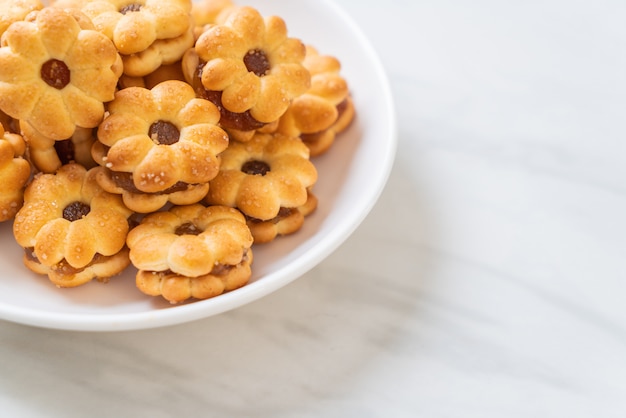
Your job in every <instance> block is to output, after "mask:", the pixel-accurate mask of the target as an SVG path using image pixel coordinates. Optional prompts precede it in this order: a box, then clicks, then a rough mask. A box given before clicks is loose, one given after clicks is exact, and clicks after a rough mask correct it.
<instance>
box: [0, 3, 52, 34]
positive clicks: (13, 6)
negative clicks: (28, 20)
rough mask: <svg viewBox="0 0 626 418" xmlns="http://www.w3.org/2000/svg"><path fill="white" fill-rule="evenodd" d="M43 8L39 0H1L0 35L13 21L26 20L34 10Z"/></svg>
mask: <svg viewBox="0 0 626 418" xmlns="http://www.w3.org/2000/svg"><path fill="white" fill-rule="evenodd" d="M41 9H43V3H42V2H41V1H39V0H0V36H2V34H3V33H4V31H6V30H7V28H8V27H9V26H10V25H11V23H13V22H18V21H20V20H24V18H25V17H26V16H27V15H28V14H29V13H30V12H32V11H33V10H41Z"/></svg>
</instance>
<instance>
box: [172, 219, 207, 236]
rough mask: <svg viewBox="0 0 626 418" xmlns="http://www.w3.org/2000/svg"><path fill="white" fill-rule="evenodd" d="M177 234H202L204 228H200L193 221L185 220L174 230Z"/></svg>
mask: <svg viewBox="0 0 626 418" xmlns="http://www.w3.org/2000/svg"><path fill="white" fill-rule="evenodd" d="M174 233H175V234H176V235H200V234H201V233H202V230H201V229H200V228H198V227H197V226H196V225H195V224H194V223H193V222H185V223H184V224H182V225H179V226H178V228H176V230H175V231H174Z"/></svg>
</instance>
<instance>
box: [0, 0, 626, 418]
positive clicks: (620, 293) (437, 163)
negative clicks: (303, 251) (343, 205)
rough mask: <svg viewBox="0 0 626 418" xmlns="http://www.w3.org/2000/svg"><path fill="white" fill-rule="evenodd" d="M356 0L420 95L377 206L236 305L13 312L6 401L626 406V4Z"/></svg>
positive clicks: (454, 408)
mask: <svg viewBox="0 0 626 418" xmlns="http://www.w3.org/2000/svg"><path fill="white" fill-rule="evenodd" d="M337 1H338V3H339V4H340V5H341V6H342V7H344V8H345V9H346V10H348V11H349V12H350V13H351V14H352V15H353V17H354V19H355V20H356V22H357V23H358V24H359V25H360V26H361V28H362V29H363V30H364V32H365V33H366V35H367V36H368V37H369V39H370V40H371V42H372V44H373V45H374V47H375V48H376V50H377V51H378V53H379V55H380V57H381V58H382V60H383V62H384V65H385V68H386V69H387V71H388V74H389V78H390V82H391V86H392V89H393V93H394V97H395V103H396V106H397V110H398V127H399V149H398V158H397V162H396V165H395V168H394V170H393V172H392V175H391V178H390V180H389V184H388V187H387V188H386V190H385V191H384V193H383V195H382V197H381V200H380V201H379V203H378V204H377V205H376V207H375V208H374V210H373V211H372V213H371V215H370V216H369V217H368V218H367V219H366V220H365V222H364V223H363V224H362V226H361V227H360V228H359V229H358V230H357V231H356V232H355V234H354V235H353V236H352V237H351V238H350V239H348V241H347V242H346V243H345V244H344V245H342V246H341V248H340V249H339V250H338V251H337V252H336V253H335V254H333V255H332V256H331V257H330V258H328V259H327V260H325V261H324V262H323V263H322V264H320V265H319V266H318V267H316V268H315V269H313V270H312V271H311V272H310V273H308V274H306V275H305V276H303V277H302V278H300V279H299V280H297V281H295V282H293V283H292V284H290V285H288V286H287V287H285V288H283V289H281V290H280V291H278V292H276V293H274V294H272V295H270V296H269V297H266V298H263V299H261V300H259V301H256V302H254V303H252V304H250V305H247V306H245V307H243V308H240V309H237V310H235V311H231V312H228V313H225V314H222V315H219V316H216V317H212V318H208V319H205V320H200V321H196V322H193V323H188V324H184V325H178V326H172V327H167V328H161V329H153V330H146V331H132V332H131V331H129V332H119V333H81V332H64V331H54V330H43V329H38V328H32V327H28V326H23V325H17V324H13V323H9V322H0V335H1V337H0V341H1V342H0V411H2V416H5V417H31V416H32V417H85V416H90V417H94V416H102V417H110V416H116V417H151V418H158V417H173V416H180V417H182V416H185V417H192V416H215V417H322V416H324V417H335V416H336V417H339V416H341V417H382V416H384V417H405V416H406V417H602V418H605V417H624V416H626V400H624V399H623V397H624V394H625V392H626V280H625V279H626V261H625V260H626V258H625V257H624V255H625V254H626V163H625V162H626V141H625V134H626V129H625V127H624V115H625V113H626V112H625V111H626V105H625V103H626V26H625V25H624V22H625V21H626V6H625V5H626V3H624V2H623V1H618V0H600V1H595V2H591V1H578V2H571V1H565V0H545V1H497V0H476V1H473V2H466V1H458V0H442V1H436V2H427V1H411V2H409V1H406V0H387V1H385V2H380V1H373V0H365V1H357V0H337ZM296 7H297V6H296ZM321 30H322V29H321Z"/></svg>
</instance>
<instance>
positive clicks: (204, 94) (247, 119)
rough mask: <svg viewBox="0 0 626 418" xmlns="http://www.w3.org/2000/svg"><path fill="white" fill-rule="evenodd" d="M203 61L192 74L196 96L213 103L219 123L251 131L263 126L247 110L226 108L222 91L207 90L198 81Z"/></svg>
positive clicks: (239, 129) (230, 127)
mask: <svg viewBox="0 0 626 418" xmlns="http://www.w3.org/2000/svg"><path fill="white" fill-rule="evenodd" d="M204 64H205V63H204V62H203V63H200V65H198V69H197V71H196V74H195V75H194V81H193V83H194V86H195V90H196V94H197V95H198V97H200V98H202V99H205V100H208V101H210V102H211V103H213V104H214V105H215V106H216V107H217V108H218V110H219V111H220V125H221V126H222V127H224V128H227V129H237V130H238V131H251V130H254V129H259V128H261V127H263V126H265V123H263V122H259V121H258V120H256V119H255V118H254V117H252V115H251V114H250V111H249V110H246V111H245V112H243V113H235V112H231V111H230V110H228V109H226V108H225V107H224V105H222V92H221V91H215V90H207V89H205V88H204V86H203V85H202V82H201V81H200V80H201V78H202V69H203V68H204Z"/></svg>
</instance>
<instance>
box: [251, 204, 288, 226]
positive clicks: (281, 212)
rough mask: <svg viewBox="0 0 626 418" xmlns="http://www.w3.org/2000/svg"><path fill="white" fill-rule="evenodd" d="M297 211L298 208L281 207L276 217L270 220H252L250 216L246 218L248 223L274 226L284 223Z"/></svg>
mask: <svg viewBox="0 0 626 418" xmlns="http://www.w3.org/2000/svg"><path fill="white" fill-rule="evenodd" d="M297 210H298V209H297V208H283V207H281V208H280V209H279V210H278V214H277V215H276V216H275V217H273V218H272V219H270V220H267V221H263V220H261V219H257V218H252V217H250V216H246V221H248V222H252V223H254V224H260V223H263V222H271V223H273V224H277V223H278V222H280V221H282V220H283V219H285V218H288V217H289V216H291V214H292V213H294V212H295V211H297Z"/></svg>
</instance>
